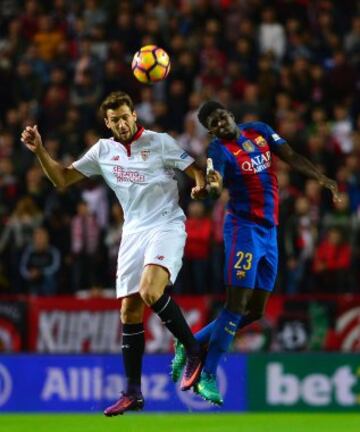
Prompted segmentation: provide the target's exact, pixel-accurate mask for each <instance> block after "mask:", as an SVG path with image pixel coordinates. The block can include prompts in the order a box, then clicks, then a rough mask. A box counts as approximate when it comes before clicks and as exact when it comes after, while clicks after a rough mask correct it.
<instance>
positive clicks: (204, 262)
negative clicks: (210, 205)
mask: <svg viewBox="0 0 360 432" xmlns="http://www.w3.org/2000/svg"><path fill="white" fill-rule="evenodd" d="M185 227H186V233H187V239H186V243H185V251H184V273H185V281H186V285H187V286H186V287H185V289H187V290H188V291H189V292H191V293H194V294H205V293H206V292H207V291H209V282H210V281H209V278H208V274H209V273H208V271H209V258H210V248H211V234H212V222H211V219H210V218H209V216H207V215H206V208H205V205H204V203H203V202H201V201H191V202H190V204H189V206H188V209H187V220H186V222H185Z"/></svg>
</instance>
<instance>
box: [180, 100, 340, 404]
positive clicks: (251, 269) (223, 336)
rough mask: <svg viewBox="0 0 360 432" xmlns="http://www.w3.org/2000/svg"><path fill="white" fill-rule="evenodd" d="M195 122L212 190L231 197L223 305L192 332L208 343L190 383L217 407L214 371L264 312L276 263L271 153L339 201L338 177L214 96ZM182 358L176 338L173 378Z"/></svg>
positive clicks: (226, 224) (274, 182)
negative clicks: (205, 144) (204, 141)
mask: <svg viewBox="0 0 360 432" xmlns="http://www.w3.org/2000/svg"><path fill="white" fill-rule="evenodd" d="M198 118H199V120H200V122H201V123H202V124H203V125H204V126H205V127H206V128H207V129H208V130H209V132H210V133H211V135H212V136H213V137H214V139H213V140H212V141H211V143H210V144H209V148H208V157H209V158H211V159H212V161H213V165H214V169H213V170H211V171H210V172H209V173H208V179H207V181H208V183H209V185H210V186H211V189H212V190H213V193H214V192H215V194H217V195H219V194H220V192H221V190H222V187H223V186H224V187H226V188H227V189H228V190H229V194H230V199H229V203H228V207H227V213H226V217H225V222H224V243H225V269H224V277H225V285H226V289H227V293H226V303H225V306H224V308H223V310H222V311H221V312H220V314H219V316H218V317H217V319H215V320H214V321H212V322H211V323H210V324H208V325H207V326H206V327H204V328H203V329H202V330H200V331H199V332H198V333H197V334H196V335H195V337H196V339H197V340H198V341H199V342H200V343H201V344H203V345H206V344H207V345H208V350H207V355H206V360H205V363H204V367H203V370H202V373H201V376H200V380H199V381H198V383H197V384H196V385H195V387H194V391H195V392H197V393H198V394H199V395H200V396H202V397H203V398H204V399H206V400H208V401H210V402H212V403H215V404H218V405H221V404H222V403H223V401H222V397H221V395H220V393H219V391H218V388H217V384H216V369H217V366H218V364H219V361H220V359H221V356H222V355H223V354H224V353H225V352H226V351H228V349H229V347H230V345H231V343H232V341H233V339H234V336H235V334H236V331H237V330H238V329H239V328H242V327H244V326H245V325H247V324H250V323H251V322H253V321H255V320H258V319H259V318H261V317H262V315H263V313H264V310H265V306H266V303H267V300H268V298H269V295H270V293H271V291H272V290H273V288H274V284H275V279H276V273H277V264H278V247H277V228H276V227H277V225H278V214H279V211H278V200H279V194H278V183H277V177H276V174H275V169H274V166H273V163H272V158H273V154H275V155H276V156H278V157H279V158H280V159H282V160H283V161H285V162H287V163H288V164H289V165H290V166H291V167H292V168H294V169H295V170H297V171H299V172H300V173H302V174H304V175H305V176H307V177H310V178H314V179H316V180H317V181H318V182H319V183H320V184H321V185H322V186H323V187H325V188H327V189H329V190H330V191H331V193H332V195H333V199H334V200H338V199H339V197H338V189H337V185H336V182H335V181H333V180H331V179H329V178H328V177H326V176H325V175H324V174H322V173H321V172H320V171H319V170H318V169H317V168H316V167H315V166H314V165H313V164H312V163H311V162H310V161H309V160H308V159H306V158H305V157H303V156H301V155H299V154H298V153H296V152H295V151H294V150H293V149H292V148H291V147H290V146H289V144H288V143H287V142H286V141H285V140H284V139H283V138H281V137H280V136H279V135H278V134H277V133H276V132H275V131H274V130H273V129H272V128H271V127H270V126H269V125H267V124H266V123H262V122H259V121H256V122H249V123H242V124H236V122H235V120H234V116H233V114H232V113H231V112H230V111H228V110H227V109H225V108H224V107H223V106H222V105H221V104H219V103H218V102H215V101H209V102H206V103H205V104H204V105H203V106H202V107H201V108H200V110H199V113H198ZM184 363H185V353H184V350H183V347H182V345H181V344H179V343H176V345H175V357H174V359H173V362H172V377H173V380H174V381H177V380H178V379H179V377H180V374H181V372H182V368H183V364H184Z"/></svg>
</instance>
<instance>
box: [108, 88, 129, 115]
mask: <svg viewBox="0 0 360 432" xmlns="http://www.w3.org/2000/svg"><path fill="white" fill-rule="evenodd" d="M122 105H127V106H128V107H129V108H130V110H131V112H133V111H134V109H135V108H134V102H133V101H132V99H131V97H130V96H129V95H128V94H127V93H125V92H123V91H116V92H112V93H110V94H109V96H107V97H106V99H105V100H104V101H103V102H102V104H101V105H100V112H101V114H102V115H103V117H106V112H107V110H108V109H116V108H119V107H120V106H122Z"/></svg>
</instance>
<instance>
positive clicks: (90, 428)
mask: <svg viewBox="0 0 360 432" xmlns="http://www.w3.org/2000/svg"><path fill="white" fill-rule="evenodd" d="M0 431H4V432H5V431H6V432H64V431H66V432H80V431H85V432H102V431H104V432H113V431H114V432H115V431H116V432H119V431H122V432H242V431H244V432H248V431H250V432H343V431H346V432H359V431H360V413H359V414H301V413H300V414H298V413H294V414H288V413H287V414H282V413H280V414H278V413H276V414H272V413H259V414H221V413H214V414H141V413H139V414H126V415H124V416H118V417H112V418H106V417H104V416H101V415H96V414H0Z"/></svg>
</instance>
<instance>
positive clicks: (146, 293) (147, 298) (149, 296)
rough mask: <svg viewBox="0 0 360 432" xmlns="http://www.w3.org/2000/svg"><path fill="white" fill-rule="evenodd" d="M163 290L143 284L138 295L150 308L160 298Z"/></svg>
mask: <svg viewBox="0 0 360 432" xmlns="http://www.w3.org/2000/svg"><path fill="white" fill-rule="evenodd" d="M163 292H164V290H161V289H159V287H157V286H154V285H150V284H149V285H148V284H146V283H145V284H143V285H142V286H141V287H140V290H139V294H140V296H141V298H142V299H143V301H144V303H145V304H146V305H147V306H151V305H152V304H154V303H155V302H156V301H157V300H159V298H160V297H161V295H162V293H163Z"/></svg>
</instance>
